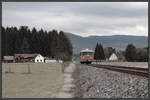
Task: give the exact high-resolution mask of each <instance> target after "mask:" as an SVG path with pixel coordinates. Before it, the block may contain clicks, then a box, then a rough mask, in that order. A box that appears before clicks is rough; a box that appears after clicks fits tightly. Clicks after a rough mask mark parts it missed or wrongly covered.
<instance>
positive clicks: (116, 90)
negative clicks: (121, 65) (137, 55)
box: [73, 64, 148, 98]
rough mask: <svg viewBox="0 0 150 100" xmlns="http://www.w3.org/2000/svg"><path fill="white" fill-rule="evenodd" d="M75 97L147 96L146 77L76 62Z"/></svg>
mask: <svg viewBox="0 0 150 100" xmlns="http://www.w3.org/2000/svg"><path fill="white" fill-rule="evenodd" d="M73 77H74V79H75V80H74V84H75V85H76V89H75V91H74V92H75V93H74V94H75V98H148V79H147V78H145V77H141V76H135V75H131V74H126V73H120V72H115V71H110V70H107V69H102V68H96V67H91V66H87V65H81V64H76V70H75V72H74V73H73Z"/></svg>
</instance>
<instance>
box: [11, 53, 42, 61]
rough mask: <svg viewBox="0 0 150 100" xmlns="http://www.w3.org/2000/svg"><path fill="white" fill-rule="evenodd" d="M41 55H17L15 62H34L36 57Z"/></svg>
mask: <svg viewBox="0 0 150 100" xmlns="http://www.w3.org/2000/svg"><path fill="white" fill-rule="evenodd" d="M38 55H40V54H15V55H14V58H15V62H34V60H35V57H37V56H38Z"/></svg>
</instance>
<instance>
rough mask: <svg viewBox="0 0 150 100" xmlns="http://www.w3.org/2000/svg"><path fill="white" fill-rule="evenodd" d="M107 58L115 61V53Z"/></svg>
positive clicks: (116, 58)
mask: <svg viewBox="0 0 150 100" xmlns="http://www.w3.org/2000/svg"><path fill="white" fill-rule="evenodd" d="M109 60H111V61H115V60H118V57H117V56H116V54H115V53H113V54H112V55H111V56H110V57H109Z"/></svg>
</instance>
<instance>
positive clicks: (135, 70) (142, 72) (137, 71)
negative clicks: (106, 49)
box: [89, 64, 148, 78]
mask: <svg viewBox="0 0 150 100" xmlns="http://www.w3.org/2000/svg"><path fill="white" fill-rule="evenodd" d="M89 65H90V66H93V67H97V68H105V69H109V70H113V71H118V72H123V73H128V74H133V75H138V76H143V77H147V78H148V69H147V68H139V67H125V66H124V67H123V66H114V65H101V64H89Z"/></svg>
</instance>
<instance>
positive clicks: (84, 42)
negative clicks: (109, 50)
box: [66, 33, 148, 54]
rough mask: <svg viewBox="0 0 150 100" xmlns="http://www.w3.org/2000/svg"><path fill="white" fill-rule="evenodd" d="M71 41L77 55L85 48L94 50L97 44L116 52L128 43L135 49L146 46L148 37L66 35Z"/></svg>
mask: <svg viewBox="0 0 150 100" xmlns="http://www.w3.org/2000/svg"><path fill="white" fill-rule="evenodd" d="M66 34H67V35H68V37H69V38H70V39H71V40H72V44H73V51H74V53H75V54H76V53H79V52H80V50H82V49H85V48H90V49H93V50H94V49H95V47H96V44H97V42H100V43H101V44H102V45H103V47H113V48H116V50H124V49H125V48H126V46H127V45H128V44H129V43H133V44H134V45H135V46H136V47H137V48H143V47H147V46H148V37H145V36H132V35H113V36H89V37H81V36H78V35H74V34H71V33H66Z"/></svg>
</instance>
